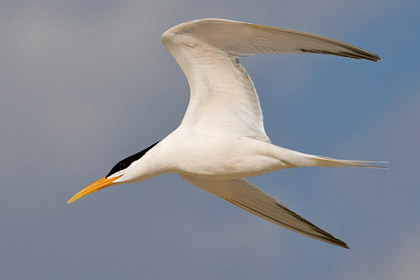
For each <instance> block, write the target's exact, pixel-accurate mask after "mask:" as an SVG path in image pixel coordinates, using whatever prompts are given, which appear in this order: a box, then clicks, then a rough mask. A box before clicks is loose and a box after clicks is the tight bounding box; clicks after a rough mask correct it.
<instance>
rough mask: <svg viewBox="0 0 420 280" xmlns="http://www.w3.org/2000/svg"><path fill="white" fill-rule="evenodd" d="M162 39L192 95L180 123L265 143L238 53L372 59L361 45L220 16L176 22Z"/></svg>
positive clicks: (253, 95)
mask: <svg viewBox="0 0 420 280" xmlns="http://www.w3.org/2000/svg"><path fill="white" fill-rule="evenodd" d="M162 42H163V44H164V45H165V46H166V47H167V48H168V50H169V52H170V53H171V54H172V55H173V57H174V58H175V60H176V61H177V62H178V64H179V65H180V67H181V68H182V70H183V71H184V73H185V75H186V77H187V79H188V83H189V85H190V89H191V99H190V103H189V106H188V109H187V112H186V114H185V116H184V119H183V122H182V124H181V125H183V126H186V127H187V128H188V129H190V130H192V131H194V132H197V133H203V134H206V133H211V134H218V133H221V134H235V135H241V136H249V137H254V138H257V139H261V140H265V141H269V139H268V137H267V136H266V134H265V130H264V126H263V116H262V111H261V107H260V104H259V100H258V95H257V93H256V91H255V88H254V85H253V83H252V81H251V79H250V78H249V76H248V74H247V72H246V71H245V69H244V68H243V67H242V66H241V64H240V63H239V61H238V60H237V57H238V56H248V55H252V54H259V53H267V54H282V53H320V54H331V55H338V56H345V57H351V58H354V59H368V60H373V61H377V60H380V57H379V56H377V55H375V54H373V53H371V52H368V51H366V50H363V49H361V48H358V47H355V46H352V45H349V44H346V43H343V42H340V41H337V40H333V39H329V38H325V37H322V36H318V35H313V34H308V33H304V32H299V31H293V30H287V29H283V28H277V27H270V26H262V25H255V24H250V23H244V22H236V21H229V20H222V19H203V20H196V21H191V22H187V23H183V24H180V25H177V26H175V27H173V28H171V29H169V30H167V31H166V32H165V33H164V34H163V35H162Z"/></svg>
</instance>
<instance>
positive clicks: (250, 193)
mask: <svg viewBox="0 0 420 280" xmlns="http://www.w3.org/2000/svg"><path fill="white" fill-rule="evenodd" d="M181 176H182V178H184V179H185V180H186V181H188V182H190V183H191V184H193V185H196V186H197V187H199V188H201V189H203V190H206V191H208V192H210V193H213V194H215V195H217V196H220V197H222V198H224V199H226V200H227V201H229V202H231V203H233V204H235V205H237V206H239V207H241V208H243V209H245V210H247V211H249V212H251V213H253V214H255V215H257V216H259V217H261V218H263V219H266V220H268V221H270V222H272V223H275V224H277V225H279V226H282V227H285V228H287V229H290V230H292V231H295V232H297V233H300V234H303V235H306V236H309V237H311V238H314V239H318V240H321V241H324V242H328V243H331V244H334V245H337V246H340V247H344V248H349V247H348V246H347V244H346V243H345V242H343V241H341V240H339V239H337V238H335V237H334V236H332V235H331V234H330V233H328V232H326V231H324V230H322V229H320V228H319V227H317V226H316V225H314V224H313V223H311V222H309V221H308V220H306V219H304V218H302V217H301V216H300V215H298V214H296V213H295V212H293V211H292V210H290V209H289V208H287V207H286V206H285V205H283V204H282V203H280V202H278V201H276V200H275V199H274V198H273V197H272V196H270V195H269V194H267V193H265V192H264V191H262V190H261V189H259V188H258V187H257V186H255V185H253V184H251V183H250V182H248V181H246V180H245V179H232V180H208V179H203V178H198V177H193V176H186V175H181Z"/></svg>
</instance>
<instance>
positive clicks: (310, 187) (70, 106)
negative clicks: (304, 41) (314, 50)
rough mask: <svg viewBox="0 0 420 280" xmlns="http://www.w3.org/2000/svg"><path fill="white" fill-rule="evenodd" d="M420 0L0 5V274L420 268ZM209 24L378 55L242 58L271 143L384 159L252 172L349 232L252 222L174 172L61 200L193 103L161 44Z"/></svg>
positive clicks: (375, 273) (262, 273) (347, 275)
mask: <svg viewBox="0 0 420 280" xmlns="http://www.w3.org/2000/svg"><path fill="white" fill-rule="evenodd" d="M419 10H420V5H419V4H418V2H415V1H379V0H374V1H361V0H355V1H332V0H321V1H316V2H315V1H313V2H310V3H307V2H306V1H238V0H232V1H229V0H227V1H186V0H185V1H176V2H175V1H166V0H165V1H134V0H131V1H130V0H127V1H99V0H96V1H4V0H0V38H1V39H0V40H1V44H0V45H1V48H0V61H2V63H1V64H0V92H1V95H0V96H1V102H0V131H1V137H0V147H1V150H2V153H1V154H2V156H1V160H0V178H1V180H2V184H1V188H0V199H1V203H0V228H1V238H0V276H1V278H2V279H26V278H31V279H116V278H118V279H139V278H140V279H168V278H170V279H174V278H175V279H238V278H240V279H256V278H262V279H417V277H418V275H419V274H420V268H419V266H418V260H419V259H420V253H419V252H420V224H419V223H418V221H419V220H420V204H419V203H418V200H419V197H420V184H419V182H420V178H419V175H418V174H419V172H418V167H419V163H418V158H419V156H420V148H419V146H418V145H419V144H418V143H419V142H420V130H419V123H420V110H419V108H420V94H419V93H420V81H419V69H418V68H419V66H418V61H419V60H420V57H419V56H420V55H419V52H418V50H419V45H420V37H419V36H418V31H419V30H420V19H419V17H418V14H419V13H418V12H419ZM205 17H217V18H226V19H233V20H241V21H247V22H252V23H257V24H266V25H273V26H280V27H286V28H291V29H297V30H302V31H306V32H312V33H316V34H320V35H324V36H328V37H332V38H335V39H339V40H343V41H345V42H348V43H351V44H355V45H357V46H360V47H362V48H365V49H368V50H370V51H372V52H374V53H376V54H378V55H380V56H381V57H382V58H383V61H380V62H377V63H373V62H369V61H356V60H351V59H344V58H339V57H337V58H336V57H330V56H321V55H289V56H253V57H249V58H243V59H241V62H242V63H243V64H244V65H245V66H246V68H247V70H248V72H249V74H250V75H251V77H252V78H253V80H254V83H255V86H256V88H257V90H258V92H259V95H260V101H261V105H262V108H263V112H264V117H265V127H266V131H267V133H268V135H269V136H270V138H271V140H272V142H273V143H275V144H277V145H280V146H284V147H287V148H291V149H294V150H298V151H301V152H306V153H312V154H319V155H324V156H332V157H337V158H345V159H361V160H388V161H391V164H390V169H389V170H386V171H384V170H372V169H322V168H307V169H297V170H284V171H278V172H275V173H270V174H267V175H263V176H260V177H256V178H251V179H250V180H251V181H252V182H253V183H255V184H257V185H258V186H260V187H261V188H262V189H264V190H265V191H267V192H268V193H270V194H271V195H273V196H274V197H276V198H277V199H278V200H280V201H281V202H283V203H285V204H286V205H288V206H289V207H290V208H291V209H293V210H295V211H296V212H298V213H300V214H301V215H302V216H304V217H306V218H307V219H309V220H311V221H313V222H314V223H315V224H317V225H318V226H320V227H321V228H323V229H325V230H327V231H329V232H331V233H332V234H334V235H335V236H337V237H338V238H340V239H342V240H344V241H346V242H347V243H348V244H349V246H350V247H351V248H352V249H351V250H345V249H342V248H338V247H335V246H332V245H329V244H326V243H322V242H319V241H316V240H313V239H310V238H307V237H304V236H301V235H298V234H296V233H294V232H291V231H288V230H285V229H283V228H281V227H278V226H276V225H273V224H271V223H269V222H267V221H265V220H262V219H259V218H257V217H255V216H253V215H251V214H249V213H247V212H245V211H243V210H242V209H239V208H237V207H235V206H233V205H231V204H229V203H227V202H225V201H224V200H222V199H220V198H218V197H215V196H213V195H211V194H208V193H206V192H204V191H202V190H199V189H198V188H195V187H194V186H192V185H189V184H188V183H187V182H184V181H183V180H182V179H181V178H180V177H179V176H177V175H175V174H167V175H162V176H159V177H156V178H154V179H152V180H150V181H147V182H143V183H138V184H133V185H122V186H114V187H110V188H107V189H105V190H102V191H100V192H97V193H95V194H92V195H90V196H88V197H86V198H83V199H81V200H79V201H77V202H75V203H73V204H71V205H67V204H66V201H67V200H68V199H69V198H70V197H71V196H72V195H73V194H75V193H76V192H78V191H79V190H80V189H81V188H83V187H85V186H86V185H88V184H90V183H92V182H93V181H95V180H97V179H99V178H101V177H103V176H104V175H106V174H107V173H108V171H109V170H110V169H111V167H112V166H113V165H114V164H115V163H116V162H118V161H119V160H120V159H122V158H124V157H126V156H128V155H131V154H134V153H135V152H137V151H139V150H141V149H143V148H145V147H148V146H149V145H150V144H152V143H154V142H156V141H157V140H160V139H162V138H163V137H165V136H166V135H167V134H168V133H170V132H171V131H172V130H173V129H174V128H176V127H177V125H178V124H179V123H180V121H181V119H182V117H183V114H184V112H185V109H186V106H187V104H188V98H189V96H188V91H189V89H188V85H187V83H186V79H185V77H184V76H183V74H182V71H181V70H180V69H179V68H178V66H177V65H176V63H175V61H174V60H173V58H172V57H171V56H170V54H169V53H168V52H167V51H166V49H165V47H164V46H163V45H162V44H161V42H160V36H161V34H162V33H163V32H164V31H165V30H166V29H168V28H169V27H171V26H173V25H176V24H179V23H181V22H185V21H188V20H192V19H199V18H205Z"/></svg>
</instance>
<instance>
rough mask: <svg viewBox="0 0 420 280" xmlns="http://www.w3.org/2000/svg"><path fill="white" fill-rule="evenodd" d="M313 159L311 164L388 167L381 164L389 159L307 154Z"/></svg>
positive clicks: (307, 156) (308, 157)
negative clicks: (346, 158) (336, 157)
mask: <svg viewBox="0 0 420 280" xmlns="http://www.w3.org/2000/svg"><path fill="white" fill-rule="evenodd" d="M305 156H306V158H307V159H308V160H310V161H311V163H312V164H311V166H321V167H365V168H380V169H388V167H386V166H381V165H380V164H387V163H389V162H388V161H362V160H345V159H335V158H329V157H323V156H316V155H307V154H306V155H305Z"/></svg>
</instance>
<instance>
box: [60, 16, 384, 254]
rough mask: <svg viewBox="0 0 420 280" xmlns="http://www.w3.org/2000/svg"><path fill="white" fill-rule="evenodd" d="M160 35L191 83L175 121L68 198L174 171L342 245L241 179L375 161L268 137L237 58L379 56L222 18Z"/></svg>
mask: <svg viewBox="0 0 420 280" xmlns="http://www.w3.org/2000/svg"><path fill="white" fill-rule="evenodd" d="M162 42H163V44H164V45H165V46H166V47H167V49H168V50H169V52H170V53H171V54H172V55H173V57H174V58H175V60H176V61H177V63H178V64H179V66H180V67H181V68H182V71H183V72H184V74H185V76H186V77H187V79H188V83H189V86H190V94H191V98H190V102H189V105H188V108H187V111H186V113H185V116H184V118H183V120H182V122H181V124H180V126H179V127H178V128H177V129H176V130H175V131H173V132H172V133H171V134H169V135H168V136H167V137H166V138H164V139H163V140H161V141H159V142H156V143H155V144H153V145H151V146H150V147H148V148H146V149H144V150H142V151H140V152H139V153H137V154H134V155H132V156H130V157H128V158H126V159H124V160H122V161H120V162H119V163H118V164H117V165H115V166H114V167H113V168H112V170H111V171H110V172H109V173H108V175H106V176H105V177H104V178H102V179H100V180H99V181H97V182H95V183H93V184H91V185H89V186H87V187H86V188H84V189H83V190H81V191H80V192H79V193H77V194H76V195H75V196H73V197H72V198H71V199H70V200H69V201H68V203H71V202H73V201H75V200H77V199H79V198H81V197H83V196H85V195H88V194H90V193H92V192H95V191H98V190H100V189H102V188H105V187H107V186H110V185H114V184H125V183H134V182H141V181H145V180H147V179H150V178H152V177H154V176H156V175H158V174H161V173H168V172H171V173H178V174H179V175H180V176H181V177H182V178H184V179H185V180H186V181H188V182H190V183H192V184H193V185H196V186H197V187H199V188H201V189H203V190H206V191H208V192H210V193H213V194H215V195H218V196H220V197H222V198H224V199H226V200H227V201H229V202H231V203H233V204H235V205H237V206H239V207H241V208H243V209H245V210H247V211H249V212H251V213H253V214H255V215H257V216H259V217H261V218H263V219H266V220H268V221H270V222H272V223H275V224H277V225H280V226H283V227H285V228H288V229H290V230H293V231H295V232H298V233H300V234H304V235H307V236H309V237H312V238H315V239H319V240H321V241H324V242H328V243H332V244H334V245H338V246H342V247H345V248H348V247H347V245H346V243H344V242H343V241H341V240H339V239H337V238H335V237H334V236H332V235H331V234H329V233H328V232H326V231H324V230H322V229H320V228H319V227H317V226H315V225H314V224H312V223H311V222H309V221H307V220H305V219H304V218H302V217H301V216H299V215H298V214H296V213H295V212H293V211H291V210H290V209H288V208H287V207H286V206H285V205H283V204H282V203H280V202H278V201H276V200H275V199H274V198H273V197H271V196H270V195H268V194H267V193H265V192H263V191H262V190H261V189H259V188H258V187H256V186H255V185H253V184H251V183H250V182H248V181H246V180H245V179H244V178H245V177H251V176H257V175H261V174H265V173H267V172H272V171H275V170H278V169H286V168H295V167H305V166H322V167H378V168H381V167H380V166H376V165H371V163H375V162H372V161H355V160H340V159H333V158H327V157H322V156H316V155H309V154H304V153H300V152H296V151H293V150H289V149H285V148H282V147H279V146H276V145H273V144H271V141H270V139H269V138H268V136H267V135H266V133H265V130H264V125H263V115H262V111H261V107H260V102H259V99H258V95H257V92H256V90H255V88H254V84H253V83H252V81H251V78H250V77H249V76H248V74H247V72H246V71H245V69H244V68H243V67H242V65H241V64H240V63H239V61H238V59H237V58H238V57H240V56H249V55H252V54H286V53H319V54H329V55H338V56H344V57H350V58H353V59H367V60H372V61H378V60H381V58H380V57H379V56H377V55H375V54H373V53H371V52H369V51H366V50H363V49H361V48H358V47H355V46H352V45H349V44H346V43H343V42H340V41H337V40H333V39H329V38H326V37H322V36H318V35H313V34H308V33H304V32H299V31H293V30H288V29H283V28H277V27H271V26H263V25H255V24H250V23H245V22H237V21H230V20H223V19H202V20H195V21H190V22H187V23H182V24H180V25H177V26H175V27H172V28H170V29H169V30H167V31H166V32H165V33H164V34H163V35H162ZM376 163H378V162H376ZM379 163H383V162H379Z"/></svg>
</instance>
